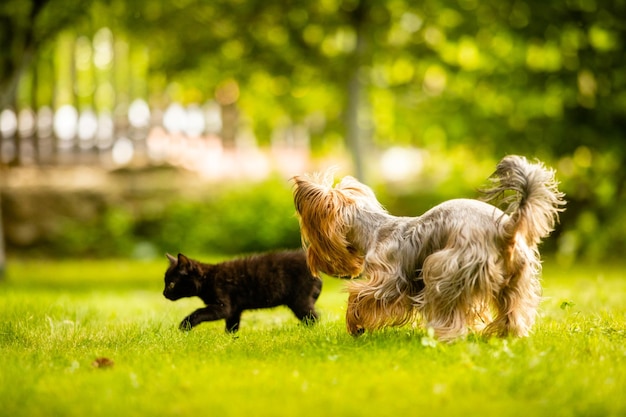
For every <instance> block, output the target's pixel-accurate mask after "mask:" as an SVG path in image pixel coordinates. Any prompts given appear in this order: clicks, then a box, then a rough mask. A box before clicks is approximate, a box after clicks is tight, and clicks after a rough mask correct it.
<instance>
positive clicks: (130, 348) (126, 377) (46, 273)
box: [0, 259, 626, 417]
mask: <svg viewBox="0 0 626 417" xmlns="http://www.w3.org/2000/svg"><path fill="white" fill-rule="evenodd" d="M166 264H167V262H166V260H165V259H163V261H162V262H148V263H146V262H120V261H104V262H103V261H99V262H61V263H59V262H32V261H29V262H19V261H18V260H15V261H14V262H11V264H10V265H11V266H10V269H9V274H8V278H7V281H5V282H3V283H1V286H2V288H1V289H2V291H0V315H2V317H3V320H2V321H1V322H0V349H1V351H2V355H0V367H1V368H2V372H1V373H0V398H2V399H3V405H2V406H3V413H4V414H6V415H11V416H14V417H21V416H29V417H30V416H38V415H64V416H68V417H72V416H84V415H90V416H93V417H99V416H111V415H115V416H119V417H123V416H136V415H159V416H170V415H171V416H174V415H223V416H246V415H255V416H293V415H300V416H319V415H326V414H328V415H359V416H379V415H413V414H415V412H416V410H418V411H419V413H423V414H429V415H437V416H459V415H480V416H503V415H506V416H520V417H523V416H527V415H533V416H556V415H558V416H572V417H574V416H581V417H582V416H587V415H615V416H618V415H623V414H624V413H625V412H626V399H625V398H624V396H623V392H624V391H625V390H626V376H625V375H624V372H623V369H624V365H625V363H624V361H625V358H626V351H625V346H626V343H625V342H626V328H625V327H624V323H625V322H626V310H625V309H624V305H625V303H624V294H626V281H624V280H623V279H622V272H621V271H622V269H623V266H621V265H618V266H615V267H608V266H606V265H605V266H604V268H602V269H599V268H597V267H590V266H582V265H576V267H574V268H571V269H563V268H562V267H560V266H558V265H556V264H552V263H548V264H547V265H546V266H545V273H544V285H545V289H544V297H545V298H544V302H543V304H542V309H541V310H542V314H541V317H540V318H539V321H538V323H537V325H536V327H535V331H534V333H533V334H532V335H531V336H530V337H528V338H525V339H504V340H501V339H492V340H487V341H484V340H479V339H475V338H469V339H468V340H463V341H459V342H456V343H453V344H442V343H439V342H437V341H436V340H434V339H433V338H432V335H431V334H430V333H429V332H428V331H425V330H421V329H413V328H410V327H404V328H396V329H388V330H384V331H381V332H377V333H374V334H366V335H364V336H362V337H360V338H353V337H351V336H349V335H348V334H347V333H346V331H345V327H344V318H343V315H344V313H345V299H346V294H345V293H344V292H343V291H342V289H341V288H342V284H343V281H340V280H336V279H331V278H326V279H325V282H324V290H323V291H322V294H321V297H320V299H319V302H318V307H319V310H320V312H321V314H322V320H321V322H320V323H318V325H316V326H314V327H312V328H307V327H304V326H301V325H300V324H299V323H298V321H297V320H296V319H295V317H293V315H292V314H291V313H290V312H289V311H288V310H287V309H284V308H278V309H274V310H262V311H251V312H246V313H244V315H243V318H242V328H241V330H240V332H239V333H238V334H237V335H236V336H231V335H227V334H225V333H224V332H223V323H220V322H215V323H205V324H203V325H201V326H199V327H198V328H196V329H194V330H193V331H191V332H189V333H183V332H180V331H178V329H177V324H178V322H179V320H180V319H181V317H183V316H184V315H185V314H187V313H189V311H190V310H192V309H193V308H196V307H197V306H198V301H197V300H180V301H177V302H171V301H168V300H166V299H164V298H163V297H162V295H161V290H162V287H161V286H162V278H161V277H162V274H163V271H164V269H165V266H166ZM564 305H566V306H567V307H566V308H563V306H564ZM100 357H105V358H109V359H111V360H112V361H113V362H114V365H113V366H110V367H104V368H97V367H94V366H93V365H92V363H93V362H94V360H95V359H96V358H100Z"/></svg>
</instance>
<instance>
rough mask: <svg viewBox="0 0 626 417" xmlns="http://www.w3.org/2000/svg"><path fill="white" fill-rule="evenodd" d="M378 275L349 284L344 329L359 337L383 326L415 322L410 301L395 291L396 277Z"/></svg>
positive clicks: (404, 294) (413, 310)
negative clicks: (365, 280) (367, 331)
mask: <svg viewBox="0 0 626 417" xmlns="http://www.w3.org/2000/svg"><path fill="white" fill-rule="evenodd" d="M386 279H387V280H385V279H384V278H382V275H380V274H378V275H376V276H375V277H374V278H370V279H369V280H368V281H367V282H356V281H353V282H350V284H349V285H348V294H349V295H348V308H347V310H346V328H347V330H348V333H350V334H351V335H353V336H359V335H361V334H363V333H364V332H365V331H366V330H377V329H381V328H383V327H387V326H402V325H404V324H408V323H410V322H412V321H413V320H414V319H415V313H416V311H415V308H414V305H413V301H412V300H411V299H410V298H408V297H407V294H406V293H405V292H402V291H400V290H399V288H398V286H397V285H396V284H397V281H398V280H397V278H396V277H392V276H387V278H386Z"/></svg>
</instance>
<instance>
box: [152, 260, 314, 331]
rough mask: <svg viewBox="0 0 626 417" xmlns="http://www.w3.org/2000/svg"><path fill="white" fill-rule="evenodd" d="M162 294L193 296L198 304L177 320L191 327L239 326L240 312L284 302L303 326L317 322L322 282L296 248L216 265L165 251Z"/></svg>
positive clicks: (183, 326)
mask: <svg viewBox="0 0 626 417" xmlns="http://www.w3.org/2000/svg"><path fill="white" fill-rule="evenodd" d="M167 257H168V259H169V260H170V266H169V268H168V269H167V271H166V272H165V289H164V290H163V295H164V296H165V298H167V299H169V300H172V301H174V300H178V299H179V298H183V297H194V296H196V297H199V298H200V299H202V301H204V303H205V304H206V307H204V308H199V309H197V310H196V311H194V312H193V313H191V314H190V315H189V316H187V317H185V319H184V320H183V321H182V322H181V323H180V329H181V330H191V329H192V328H193V327H195V326H197V325H198V324H200V323H202V322H203V321H214V320H220V319H226V331H227V332H236V331H237V330H238V329H239V321H240V319H241V313H242V312H243V311H244V310H250V309H256V308H267V307H276V306H279V305H286V306H287V307H289V308H290V309H291V310H292V311H293V313H294V314H295V315H296V317H297V318H298V319H300V320H301V321H302V322H304V323H306V324H308V323H313V322H315V321H316V320H317V318H318V315H317V312H316V311H315V308H314V305H315V301H316V300H317V298H318V297H319V295H320V293H321V291H322V281H321V280H320V279H319V278H317V277H314V276H313V275H311V272H310V271H309V268H308V266H307V263H306V255H305V254H304V251H302V250H296V251H282V252H271V253H266V254H260V255H254V256H250V257H247V258H241V259H235V260H232V261H227V262H222V263H219V264H214V265H211V264H205V263H202V262H198V261H195V260H193V259H189V258H187V257H186V256H185V255H183V254H180V253H179V254H178V258H174V257H173V256H171V255H169V254H168V255H167Z"/></svg>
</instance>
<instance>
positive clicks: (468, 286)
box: [420, 248, 489, 340]
mask: <svg viewBox="0 0 626 417" xmlns="http://www.w3.org/2000/svg"><path fill="white" fill-rule="evenodd" d="M463 249H464V248H451V249H444V250H442V251H439V252H436V253H434V254H432V255H430V256H428V257H427V258H426V260H425V261H424V265H423V268H422V278H423V280H424V285H425V287H424V291H423V294H422V296H421V297H420V298H421V300H420V304H421V305H420V311H421V312H422V314H423V316H424V322H425V324H426V326H428V327H432V328H433V329H434V331H435V335H436V336H437V338H439V339H441V340H453V339H456V338H459V337H463V336H465V335H466V334H467V332H468V328H469V327H472V325H473V324H474V322H475V321H476V319H477V317H474V316H475V315H476V312H475V311H474V309H475V306H474V305H473V301H474V299H475V298H476V297H475V294H476V293H478V292H480V291H481V286H482V285H481V283H483V282H485V281H487V280H488V279H489V273H488V267H487V266H486V265H484V264H481V263H478V262H477V260H476V259H472V257H471V254H468V253H467V251H466V250H463ZM470 316H471V317H470Z"/></svg>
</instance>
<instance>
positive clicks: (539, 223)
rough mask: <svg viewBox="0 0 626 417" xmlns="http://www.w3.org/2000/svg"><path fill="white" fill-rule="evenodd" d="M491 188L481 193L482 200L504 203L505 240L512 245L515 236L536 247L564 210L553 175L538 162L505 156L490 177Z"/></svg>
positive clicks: (553, 173)
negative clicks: (505, 218)
mask: <svg viewBox="0 0 626 417" xmlns="http://www.w3.org/2000/svg"><path fill="white" fill-rule="evenodd" d="M491 181H492V185H491V187H489V188H486V189H484V190H482V192H483V200H484V201H487V202H494V201H496V200H498V199H501V198H502V199H503V201H504V203H505V204H508V207H506V208H505V212H506V213H507V214H508V215H509V218H508V220H507V221H506V222H505V223H504V224H503V227H504V233H505V237H506V238H508V240H510V241H511V242H513V241H514V240H515V236H517V235H518V234H519V235H521V236H523V237H524V239H525V240H526V243H527V244H528V245H530V246H535V245H537V244H538V243H539V241H540V240H541V239H542V238H544V237H546V236H548V235H549V234H550V232H552V230H554V227H555V225H556V222H557V221H558V219H559V212H561V211H563V210H564V207H563V206H564V205H565V200H564V199H563V197H564V196H565V194H563V193H562V192H560V191H559V190H558V187H557V186H558V182H557V181H556V179H555V171H554V170H553V169H550V168H546V166H545V165H544V164H543V163H541V162H539V161H537V162H534V163H531V162H529V161H527V160H526V158H524V157H521V156H515V155H511V156H506V157H505V158H503V159H502V160H501V161H500V162H499V163H498V165H497V167H496V171H495V172H494V173H493V174H492V176H491Z"/></svg>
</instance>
